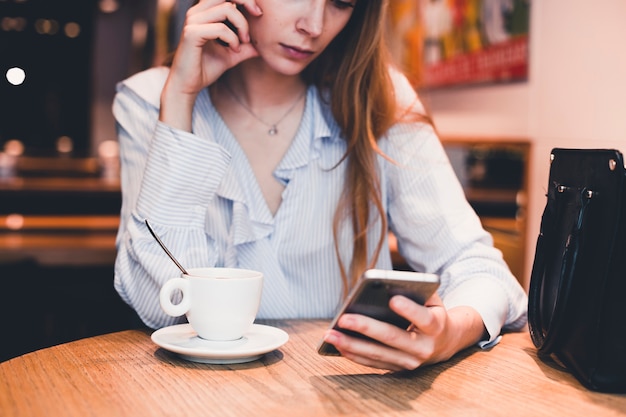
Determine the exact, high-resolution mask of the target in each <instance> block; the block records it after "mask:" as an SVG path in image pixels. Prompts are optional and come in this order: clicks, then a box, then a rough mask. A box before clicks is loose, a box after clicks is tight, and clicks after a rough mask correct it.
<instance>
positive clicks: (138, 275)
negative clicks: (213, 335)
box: [113, 80, 230, 328]
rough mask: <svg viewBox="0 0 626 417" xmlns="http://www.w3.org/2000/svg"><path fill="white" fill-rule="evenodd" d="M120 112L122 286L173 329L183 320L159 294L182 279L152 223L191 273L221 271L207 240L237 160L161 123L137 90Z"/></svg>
mask: <svg viewBox="0 0 626 417" xmlns="http://www.w3.org/2000/svg"><path fill="white" fill-rule="evenodd" d="M135 84H137V81H136V80H135ZM113 112H114V115H115V118H116V127H117V132H118V140H119V144H120V159H121V187H122V208H121V213H120V228H119V231H118V235H117V241H116V246H117V258H116V263H115V280H114V285H115V288H116V290H117V291H118V293H119V294H120V296H121V297H122V299H123V300H124V301H125V302H126V303H128V304H129V305H130V306H131V307H132V308H133V309H134V310H135V311H136V312H137V314H138V315H139V317H140V318H141V319H142V320H143V322H144V323H145V324H146V325H148V326H149V327H152V328H159V327H163V326H168V325H172V324H175V323H178V322H180V321H181V320H182V319H183V318H175V317H169V316H167V315H166V314H165V313H164V312H163V311H162V310H161V308H160V306H159V304H158V299H159V291H160V288H161V286H162V285H163V284H164V283H165V281H167V280H168V279H170V278H173V277H175V276H180V271H179V270H178V269H177V268H176V266H175V265H174V263H173V262H172V261H171V260H170V259H169V258H168V257H167V255H166V254H165V253H164V252H163V250H162V249H161V248H160V246H158V244H157V243H156V241H155V240H154V238H153V237H152V236H151V235H150V232H149V231H148V229H147V227H146V225H145V223H144V221H145V219H148V220H149V221H150V225H151V226H152V227H153V229H155V232H156V233H158V234H159V236H160V237H161V239H162V240H163V241H164V242H165V244H166V245H167V246H168V248H169V249H170V251H171V252H172V253H173V254H174V255H175V256H176V258H177V259H179V260H180V262H181V263H182V264H183V265H185V267H186V268H192V267H196V266H207V265H214V264H215V263H216V259H217V254H216V250H215V248H214V246H213V242H211V240H210V238H209V237H208V236H207V234H206V233H205V217H206V206H207V204H208V202H209V201H210V200H211V199H212V198H213V197H214V195H215V192H216V189H217V187H218V186H219V184H220V182H221V179H222V177H223V175H224V173H225V172H226V170H227V168H228V165H229V162H230V156H229V154H228V153H227V152H226V151H225V150H224V149H223V148H222V147H220V146H219V145H217V144H216V143H215V142H214V141H213V140H212V139H211V138H201V137H198V136H196V135H194V134H191V133H188V132H184V131H180V130H177V129H174V128H172V127H169V126H167V125H165V124H163V123H160V122H159V121H158V106H157V105H155V103H152V102H151V101H150V100H147V99H146V98H145V97H143V96H142V95H141V92H140V91H138V90H137V88H136V85H135V86H134V87H133V88H131V87H130V86H129V85H127V84H124V83H121V84H120V85H119V86H118V92H117V94H116V97H115V100H114V104H113Z"/></svg>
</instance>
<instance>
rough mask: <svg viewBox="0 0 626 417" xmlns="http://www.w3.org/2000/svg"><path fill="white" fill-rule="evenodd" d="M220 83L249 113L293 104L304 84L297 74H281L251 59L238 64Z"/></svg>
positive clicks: (301, 91)
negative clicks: (246, 107) (286, 103)
mask: <svg viewBox="0 0 626 417" xmlns="http://www.w3.org/2000/svg"><path fill="white" fill-rule="evenodd" d="M220 82H222V83H225V84H226V85H227V87H228V88H229V89H230V90H232V91H234V92H235V94H236V95H237V96H238V97H239V98H240V99H241V100H243V101H244V102H245V103H247V105H248V106H249V107H250V108H251V109H253V110H256V109H258V110H261V109H263V108H265V107H273V106H277V105H280V104H282V103H285V102H289V103H291V102H293V100H294V99H295V98H296V97H298V96H300V95H301V94H302V93H303V92H304V90H305V88H306V85H305V84H304V82H303V81H302V79H301V78H300V76H299V75H293V76H289V75H284V74H280V73H277V72H276V71H273V70H271V69H270V68H268V67H267V66H265V65H259V63H258V62H255V60H249V61H246V62H243V63H241V64H240V65H238V66H237V67H235V68H233V69H231V70H230V71H228V72H227V73H225V74H224V75H223V76H222V79H221V80H220Z"/></svg>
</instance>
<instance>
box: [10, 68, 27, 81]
mask: <svg viewBox="0 0 626 417" xmlns="http://www.w3.org/2000/svg"><path fill="white" fill-rule="evenodd" d="M6 77H7V81H8V82H10V83H11V84H13V85H20V84H22V83H23V82H24V80H25V79H26V73H25V72H24V70H23V69H21V68H18V67H13V68H9V70H8V71H7V74H6Z"/></svg>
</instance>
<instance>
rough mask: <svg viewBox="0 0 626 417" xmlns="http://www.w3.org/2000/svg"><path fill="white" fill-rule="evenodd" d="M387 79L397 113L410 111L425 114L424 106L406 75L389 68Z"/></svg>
mask: <svg viewBox="0 0 626 417" xmlns="http://www.w3.org/2000/svg"><path fill="white" fill-rule="evenodd" d="M389 78H390V80H391V83H392V85H393V90H394V94H395V96H396V105H397V107H398V110H399V113H400V114H404V113H406V112H407V111H412V112H418V113H422V114H423V113H424V112H425V109H424V106H423V105H422V102H421V100H420V98H419V95H418V94H417V91H416V89H415V87H414V86H413V85H412V84H411V82H410V81H409V79H408V78H407V77H406V75H405V74H404V73H403V72H402V71H400V70H399V69H398V68H396V67H393V66H390V67H389Z"/></svg>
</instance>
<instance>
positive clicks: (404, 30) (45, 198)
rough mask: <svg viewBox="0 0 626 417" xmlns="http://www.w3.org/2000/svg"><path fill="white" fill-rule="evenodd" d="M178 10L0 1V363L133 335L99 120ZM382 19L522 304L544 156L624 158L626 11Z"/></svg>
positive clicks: (467, 11) (171, 30)
mask: <svg viewBox="0 0 626 417" xmlns="http://www.w3.org/2000/svg"><path fill="white" fill-rule="evenodd" d="M189 4H190V1H189V0H188V1H184V0H183V1H175V0H0V280H1V281H0V282H1V283H2V287H1V288H2V289H1V290H0V291H1V293H2V296H3V297H2V298H3V302H2V303H0V315H1V316H2V317H3V319H4V322H5V323H7V324H8V326H7V327H5V331H7V332H8V333H9V334H8V335H6V337H3V340H5V341H7V340H8V342H4V343H3V344H2V345H1V346H0V361H2V360H6V359H8V358H10V357H13V356H16V355H19V354H22V353H25V352H28V351H31V350H34V349H38V348H41V347H44V346H50V345H53V344H57V343H62V342H65V341H68V340H73V339H77V338H81V337H86V336H91V335H94V334H99V333H104V332H110V331H115V330H121V329H125V328H130V327H135V326H138V325H139V323H138V321H137V319H136V317H135V316H134V314H133V312H132V311H130V309H129V308H128V307H127V306H126V305H125V304H124V303H123V302H121V300H120V299H119V297H118V296H117V294H116V293H115V291H114V290H113V262H114V259H115V233H116V230H117V224H118V221H119V219H118V215H119V208H120V190H119V162H118V149H117V140H116V134H115V125H114V120H113V116H112V114H111V103H112V99H113V96H114V93H115V84H116V83H117V82H118V81H120V80H122V79H124V78H126V77H128V76H129V75H132V74H134V73H136V72H138V71H141V70H143V69H145V68H148V67H150V66H153V65H158V64H159V63H160V62H162V60H163V58H164V57H165V56H166V55H167V53H168V52H169V51H170V50H172V49H173V48H174V47H175V45H176V43H177V41H178V33H179V31H180V27H181V25H182V18H183V15H184V11H185V10H186V8H187V7H188V6H189ZM390 5H391V8H390V15H389V18H388V22H387V23H388V29H389V30H388V40H389V44H390V47H391V49H392V51H393V53H394V56H395V57H396V60H397V63H398V65H400V66H401V67H402V68H403V69H404V70H405V71H406V72H407V74H408V75H409V78H410V79H411V81H412V82H413V84H414V86H415V88H416V89H417V90H418V91H419V92H420V95H421V98H422V100H423V101H424V104H425V105H426V107H427V109H428V110H429V112H430V113H431V115H432V117H433V119H434V121H435V124H436V126H437V128H438V130H439V132H440V134H441V137H442V141H443V142H444V145H445V147H446V150H447V151H448V155H449V156H450V159H451V161H452V163H453V166H454V168H455V171H456V173H457V175H458V176H459V179H460V181H461V183H462V184H463V186H464V189H465V191H466V194H467V196H468V199H469V201H470V203H471V204H472V205H473V207H474V208H475V209H476V211H477V212H478V214H479V215H480V216H481V219H482V221H483V224H484V225H485V227H486V228H487V229H488V230H489V231H490V232H491V233H492V235H493V236H494V241H495V243H496V246H498V247H499V248H500V249H501V250H502V252H503V255H504V257H505V260H506V261H507V263H508V264H509V266H510V267H511V270H512V271H513V272H514V274H515V275H516V277H517V278H518V280H519V281H520V283H522V285H523V286H524V287H525V288H527V287H528V280H529V275H530V268H531V266H532V260H533V256H534V245H535V239H536V235H537V233H538V230H539V223H540V220H541V212H542V211H543V206H544V204H545V191H546V185H547V178H548V169H549V153H550V150H551V149H552V148H553V147H572V148H590V147H598V148H602V147H604V148H618V149H620V148H622V150H623V149H625V148H626V146H624V144H625V143H626V117H625V116H624V115H625V113H626V103H625V100H626V81H625V80H624V74H626V47H624V46H623V43H622V40H623V39H625V38H626V26H625V25H623V24H622V22H621V20H622V18H623V16H626V2H624V1H623V0H601V1H598V2H593V3H592V2H586V1H582V0H553V1H549V2H545V1H544V2H532V4H531V1H530V0H391V2H390ZM390 239H392V240H393V236H390ZM394 262H395V264H396V267H397V268H404V267H406V266H405V265H404V264H403V261H402V259H401V258H400V257H399V256H397V254H394Z"/></svg>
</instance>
